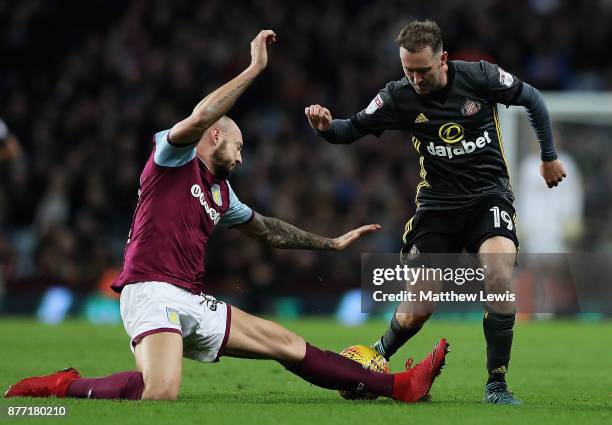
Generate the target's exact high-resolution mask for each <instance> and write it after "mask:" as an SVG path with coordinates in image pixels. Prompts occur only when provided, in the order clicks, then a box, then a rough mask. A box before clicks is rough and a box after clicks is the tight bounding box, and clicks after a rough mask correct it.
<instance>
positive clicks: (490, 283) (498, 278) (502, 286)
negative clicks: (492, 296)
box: [485, 267, 512, 292]
mask: <svg viewBox="0 0 612 425" xmlns="http://www.w3.org/2000/svg"><path fill="white" fill-rule="evenodd" d="M511 276H512V270H506V269H505V268H504V267H496V268H494V269H492V270H489V273H487V276H486V280H485V285H486V287H487V290H489V291H496V292H499V291H505V290H509V289H511V287H512V284H511V282H512V280H511Z"/></svg>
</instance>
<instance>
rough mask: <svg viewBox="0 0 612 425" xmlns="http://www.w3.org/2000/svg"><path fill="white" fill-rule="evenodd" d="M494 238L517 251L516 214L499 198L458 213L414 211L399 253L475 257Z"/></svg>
mask: <svg viewBox="0 0 612 425" xmlns="http://www.w3.org/2000/svg"><path fill="white" fill-rule="evenodd" d="M493 236H504V237H506V238H508V239H510V240H512V241H513V242H514V245H515V246H516V248H517V250H518V246H519V242H518V238H517V237H516V213H515V210H514V207H513V206H512V203H511V202H509V201H508V200H506V199H504V198H501V197H491V198H485V199H483V200H481V201H479V202H477V203H476V204H474V205H473V206H472V207H470V208H464V209H460V210H424V211H423V210H421V211H417V213H416V214H415V215H414V217H412V218H411V219H410V220H409V221H408V223H406V232H405V233H404V247H403V248H402V253H403V254H408V255H410V254H411V253H412V254H415V253H432V254H433V253H455V252H462V251H463V250H465V251H467V252H470V253H476V252H478V249H479V248H480V245H482V243H483V242H484V241H485V240H487V239H489V238H491V237H493Z"/></svg>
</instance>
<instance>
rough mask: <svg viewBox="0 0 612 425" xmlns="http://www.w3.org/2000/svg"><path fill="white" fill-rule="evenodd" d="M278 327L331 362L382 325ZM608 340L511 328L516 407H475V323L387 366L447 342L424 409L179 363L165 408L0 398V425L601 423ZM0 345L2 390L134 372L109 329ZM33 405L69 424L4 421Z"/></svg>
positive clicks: (263, 370) (412, 346) (8, 332)
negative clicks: (61, 377)
mask: <svg viewBox="0 0 612 425" xmlns="http://www.w3.org/2000/svg"><path fill="white" fill-rule="evenodd" d="M284 324H285V325H286V326H287V327H288V328H290V329H292V330H294V331H296V332H298V333H299V334H301V335H303V336H304V337H306V339H307V340H308V341H310V342H311V343H312V344H314V345H317V346H319V347H322V348H328V349H332V350H335V351H339V350H341V349H343V348H345V347H346V346H348V345H353V344H369V343H370V342H372V341H373V340H374V339H375V338H376V337H377V336H378V335H379V334H380V332H382V331H383V330H384V328H385V326H386V325H385V323H384V322H382V321H373V322H369V323H367V324H365V325H363V326H359V327H355V328H346V327H343V326H340V325H338V324H336V323H334V322H333V321H331V320H327V319H305V320H300V321H296V322H288V323H284ZM611 336H612V322H598V323H594V322H593V323H588V322H565V321H553V322H540V323H520V324H518V325H517V327H516V332H515V340H514V349H513V357H512V363H511V371H510V374H509V376H508V379H509V383H510V386H511V389H512V390H513V391H514V392H515V393H516V394H517V395H518V396H519V397H520V398H522V399H523V400H524V401H525V404H524V405H523V406H521V407H514V406H491V405H485V404H482V403H481V398H482V390H483V384H484V380H485V373H484V366H483V364H484V341H483V335H482V329H481V325H480V323H479V322H477V321H469V322H468V321H466V322H451V321H444V320H432V321H431V322H430V323H428V324H427V326H426V327H425V328H424V329H423V331H421V333H420V334H419V335H417V336H416V337H415V338H414V339H413V340H411V341H410V342H409V343H408V344H407V346H406V347H404V349H403V350H402V351H401V352H400V353H399V354H398V355H396V356H395V358H394V359H393V361H392V363H391V369H392V370H398V369H401V368H402V367H403V362H404V360H405V358H406V357H408V356H409V355H410V356H414V357H415V358H416V359H420V358H421V357H422V356H424V355H425V354H426V352H428V351H429V350H430V349H431V347H432V346H433V344H434V341H435V340H436V339H437V338H440V337H447V338H448V339H449V342H450V343H451V353H450V354H449V356H448V365H447V366H446V367H445V369H444V372H443V373H442V375H441V377H440V378H438V380H437V381H436V383H435V384H434V386H433V388H432V395H433V400H432V401H431V402H426V403H418V404H413V405H407V404H401V403H397V402H395V401H392V400H387V399H378V400H376V401H373V402H367V401H345V400H343V399H341V398H340V397H339V395H338V394H337V393H336V392H334V391H327V390H322V389H319V388H315V387H312V386H311V385H309V384H308V383H305V382H303V381H301V380H300V379H299V378H297V377H295V376H293V375H292V374H290V373H288V372H286V371H285V370H284V369H283V368H282V367H281V366H280V365H278V364H276V363H274V362H270V361H255V360H240V359H229V358H224V359H222V361H221V362H220V363H217V364H201V363H197V362H193V361H190V360H185V363H184V372H183V383H182V387H181V394H180V397H179V400H178V401H176V402H127V401H103V400H83V399H80V400H73V399H11V400H6V399H3V400H2V401H0V406H1V407H2V411H1V412H0V424H2V423H16V424H25V423H63V424H68V423H74V424H98V423H100V424H169V425H183V424H190V423H193V424H249V425H254V424H274V423H278V424H291V425H298V424H307V425H322V424H341V425H349V424H355V423H359V424H365V423H367V424H394V425H395V424H420V423H426V424H487V425H490V424H500V423H504V424H512V425H528V424H549V425H556V424H572V425H575V424H580V425H584V424H591V423H601V424H604V423H605V424H612V367H611V366H612V354H611V348H612V339H611ZM0 341H1V342H0V355H1V357H0V358H1V359H2V362H1V363H0V385H1V386H2V387H6V386H8V385H9V384H10V383H12V382H14V381H16V380H18V379H20V378H23V377H25V376H30V375H35V374H44V373H49V372H52V371H55V370H57V369H60V368H64V367H67V366H74V367H76V368H77V369H79V371H80V372H81V373H82V374H83V375H84V376H100V375H106V374H110V373H113V372H118V371H123V370H133V369H134V364H133V357H132V354H131V352H130V351H129V348H128V339H127V337H126V335H125V333H124V331H123V328H122V327H120V326H93V325H90V324H87V323H83V322H69V323H66V324H63V325H60V326H55V327H53V326H44V325H40V324H37V323H35V322H32V321H22V320H18V319H3V320H0ZM40 405H44V406H51V405H54V406H58V405H60V406H66V407H67V409H68V416H67V417H65V418H55V419H50V418H46V419H40V418H39V419H27V418H20V419H15V418H8V417H7V407H8V406H40Z"/></svg>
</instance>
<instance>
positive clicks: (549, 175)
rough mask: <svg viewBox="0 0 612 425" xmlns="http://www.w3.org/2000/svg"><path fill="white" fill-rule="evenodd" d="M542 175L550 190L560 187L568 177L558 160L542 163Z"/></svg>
mask: <svg viewBox="0 0 612 425" xmlns="http://www.w3.org/2000/svg"><path fill="white" fill-rule="evenodd" d="M540 174H541V175H542V177H544V180H545V181H546V184H547V185H548V187H549V188H552V187H555V186H559V183H561V181H563V179H564V178H565V177H567V173H566V172H565V168H563V164H562V163H561V161H559V160H558V159H555V160H554V161H542V164H541V165H540Z"/></svg>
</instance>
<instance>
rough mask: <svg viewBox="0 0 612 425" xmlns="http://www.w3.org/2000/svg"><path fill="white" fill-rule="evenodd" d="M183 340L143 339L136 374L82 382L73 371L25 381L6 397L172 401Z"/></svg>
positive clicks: (174, 335) (164, 335) (172, 337)
mask: <svg viewBox="0 0 612 425" xmlns="http://www.w3.org/2000/svg"><path fill="white" fill-rule="evenodd" d="M182 354H183V340H182V338H181V335H180V334H177V333H173V332H160V333H154V334H151V335H148V336H145V337H144V338H143V339H142V340H141V341H140V342H139V343H138V344H137V345H136V347H135V355H136V365H137V368H138V371H129V372H119V373H115V374H112V375H109V376H104V377H99V378H82V377H81V376H80V374H79V373H78V372H77V371H76V370H75V369H72V368H70V369H66V370H64V371H59V372H56V373H54V374H51V375H46V376H40V377H32V378H26V379H23V380H21V381H19V382H18V383H17V384H15V385H13V386H11V387H10V388H9V390H8V391H7V392H6V394H5V397H52V396H53V397H79V398H81V397H82V398H94V399H126V400H140V399H141V398H142V399H152V400H174V399H176V397H177V395H178V391H179V386H180V383H181V367H182Z"/></svg>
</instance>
